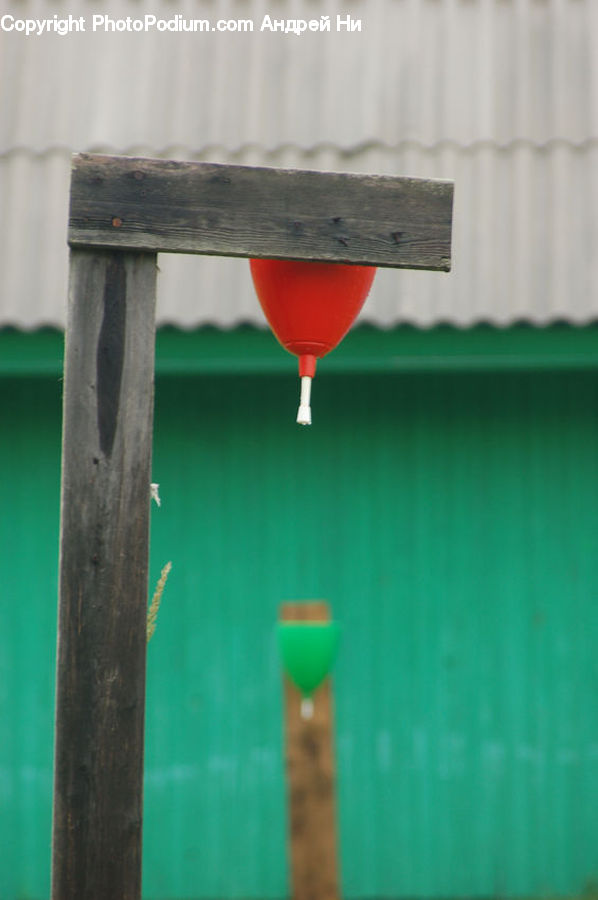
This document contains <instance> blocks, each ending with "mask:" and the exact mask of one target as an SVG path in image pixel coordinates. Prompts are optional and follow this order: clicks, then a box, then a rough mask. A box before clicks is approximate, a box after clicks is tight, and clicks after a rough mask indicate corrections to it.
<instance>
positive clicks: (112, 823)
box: [52, 250, 156, 900]
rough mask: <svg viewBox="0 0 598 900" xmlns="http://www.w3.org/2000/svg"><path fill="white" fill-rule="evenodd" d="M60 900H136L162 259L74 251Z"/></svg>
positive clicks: (58, 795) (59, 726) (64, 527)
mask: <svg viewBox="0 0 598 900" xmlns="http://www.w3.org/2000/svg"><path fill="white" fill-rule="evenodd" d="M70 265H71V269H70V288H69V311H68V326H67V336H66V351H65V381H64V420H63V451H62V452H63V456H62V496H61V536H60V601H59V631H58V635H59V636H58V660H57V691H56V749H55V771H54V820H53V865H52V898H53V900H108V898H110V900H139V898H140V896H141V813H142V779H143V728H144V707H145V648H146V629H145V617H146V609H147V595H148V584H147V577H148V575H147V572H148V541H149V538H148V535H149V503H150V475H151V473H150V466H151V439H152V420H153V381H154V336H155V335H154V332H155V325H154V322H155V315H154V304H155V283H156V256H155V254H153V253H137V252H135V253H133V252H119V251H101V250H100V251H98V250H94V251H87V250H72V251H71V263H70Z"/></svg>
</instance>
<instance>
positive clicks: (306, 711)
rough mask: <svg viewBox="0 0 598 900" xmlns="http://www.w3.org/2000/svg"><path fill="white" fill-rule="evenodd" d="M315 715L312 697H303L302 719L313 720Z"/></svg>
mask: <svg viewBox="0 0 598 900" xmlns="http://www.w3.org/2000/svg"><path fill="white" fill-rule="evenodd" d="M313 714H314V701H313V700H312V699H311V697H303V698H302V700H301V718H302V719H312V718H313Z"/></svg>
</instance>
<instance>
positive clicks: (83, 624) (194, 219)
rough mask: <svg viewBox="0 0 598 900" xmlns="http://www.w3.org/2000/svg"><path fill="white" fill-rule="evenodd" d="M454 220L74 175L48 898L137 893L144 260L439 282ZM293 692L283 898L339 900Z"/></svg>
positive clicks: (387, 180)
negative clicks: (288, 266) (391, 271)
mask: <svg viewBox="0 0 598 900" xmlns="http://www.w3.org/2000/svg"><path fill="white" fill-rule="evenodd" d="M452 206H453V185H452V183H451V182H448V181H440V180H431V179H421V178H403V177H395V176H372V175H353V174H348V173H339V172H312V171H302V170H294V169H287V170H285V169H274V168H255V167H251V166H230V165H214V164H210V163H184V162H178V161H175V160H155V159H154V160H152V159H135V158H131V157H115V156H95V155H91V154H81V155H77V156H75V157H74V158H73V168H72V176H71V197H70V212H69V230H68V241H69V244H70V246H71V248H72V249H71V276H70V297H69V315H68V324H67V336H66V355H65V384H64V426H63V427H64V431H63V451H62V452H63V456H62V499H61V545H60V603H59V626H58V627H59V631H58V664H57V665H58V673H57V693H56V750H55V775H54V823H53V850H52V857H53V858H52V900H139V897H140V892H141V812H142V784H143V781H142V779H143V722H144V705H145V641H146V637H145V634H146V631H145V616H146V606H147V587H148V585H147V572H148V543H149V540H148V532H149V502H150V466H151V434H152V418H153V378H154V331H155V319H154V307H155V281H156V254H157V253H162V252H165V253H200V254H216V255H222V256H255V257H265V258H268V257H272V258H278V259H302V260H306V261H314V262H316V261H320V262H339V263H349V264H351V263H352V264H361V265H372V266H389V267H395V268H415V269H431V270H437V271H448V270H449V269H450V264H451V224H452ZM306 613H307V614H309V615H310V616H324V615H328V613H327V609H326V608H325V606H322V605H321V604H316V605H315V606H312V607H311V608H309V609H306V607H305V605H303V604H302V605H301V607H300V608H299V607H292V606H286V607H285V608H284V613H283V614H284V615H285V616H286V615H291V614H293V615H295V614H298V615H303V614H306ZM285 690H286V696H287V739H288V767H289V784H290V807H291V856H292V862H293V873H294V874H293V879H294V881H293V884H294V888H293V892H294V896H295V900H333V898H336V896H337V894H338V888H337V875H336V837H335V824H334V777H333V756H332V735H331V732H332V724H331V699H330V688H329V685H328V684H324V685H323V686H322V687H321V688H320V689H319V691H318V693H317V698H316V712H315V715H314V718H313V720H312V721H310V722H305V721H303V720H300V718H299V697H298V692H296V691H295V689H294V688H292V687H291V686H290V685H287V686H286V689H285Z"/></svg>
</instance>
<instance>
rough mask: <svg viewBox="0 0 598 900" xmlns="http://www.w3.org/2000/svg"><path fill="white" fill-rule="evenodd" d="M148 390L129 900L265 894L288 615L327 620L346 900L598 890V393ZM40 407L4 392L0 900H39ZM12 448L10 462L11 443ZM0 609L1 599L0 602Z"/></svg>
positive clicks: (43, 833) (45, 437)
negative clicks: (144, 569) (136, 886)
mask: <svg viewBox="0 0 598 900" xmlns="http://www.w3.org/2000/svg"><path fill="white" fill-rule="evenodd" d="M296 392H297V386H296V383H295V379H294V378H290V377H285V376H263V377H262V376H250V377H244V378H242V377H236V378H233V377H228V376H222V377H188V378H162V379H159V380H158V384H157V396H156V436H155V451H154V467H153V472H154V479H155V480H156V481H158V482H160V486H161V488H160V493H161V496H162V507H161V508H160V509H157V508H156V507H155V506H154V509H153V513H152V517H153V526H152V582H155V580H156V579H157V577H158V574H159V570H160V568H161V566H162V565H163V564H164V563H165V562H166V561H167V560H169V559H170V560H172V562H173V570H172V574H171V576H170V579H169V582H168V584H167V587H166V591H165V594H164V599H163V604H162V609H161V612H160V617H159V621H158V628H157V631H156V635H155V637H154V639H153V640H152V643H151V644H150V648H149V660H148V666H149V668H148V713H147V747H146V797H145V838H144V840H145V855H144V869H145V892H144V893H145V896H146V897H147V900H155V898H156V900H157V898H177V900H178V898H192V897H221V898H224V897H234V898H241V897H261V898H264V897H265V898H269V897H270V898H274V897H281V896H284V895H285V894H286V892H287V875H286V861H285V837H284V812H285V807H284V783H283V771H282V758H281V754H282V730H281V728H282V726H281V695H280V669H279V662H278V657H277V650H276V645H275V641H274V629H273V623H274V620H275V617H276V612H277V607H278V604H279V603H280V602H281V601H283V600H286V599H301V598H305V599H307V598H325V599H327V600H329V602H330V603H331V604H332V606H333V609H334V612H335V614H336V616H337V617H338V619H339V620H340V621H341V622H342V625H343V637H342V644H341V651H340V654H339V659H338V663H337V666H336V669H335V697H336V708H337V721H336V724H337V728H336V732H337V758H338V778H339V811H340V843H341V863H342V883H343V892H344V895H345V896H346V897H351V898H353V897H374V896H376V897H400V896H411V897H430V896H438V897H456V896H459V897H480V896H488V895H492V896H511V897H512V896H518V895H519V896H520V895H534V896H543V897H544V896H548V895H556V894H569V895H580V894H581V893H582V892H583V891H584V889H585V890H587V889H588V886H589V885H590V883H591V882H592V880H594V881H596V880H597V879H598V802H597V801H598V709H597V702H596V697H597V688H598V654H597V652H596V647H597V645H598V605H597V604H596V602H595V601H596V596H597V594H598V552H597V550H598V528H597V525H596V519H597V515H598V512H597V511H598V375H596V374H595V373H591V372H588V373H585V374H584V373H577V374H571V373H569V374H567V373H560V374H558V375H556V374H550V373H548V374H541V375H539V374H531V373H530V374H515V373H504V374H501V375H499V376H497V375H492V374H489V373H488V374H483V373H478V374H476V375H467V376H466V375H459V374H445V375H442V376H440V375H434V374H417V375H388V376H382V375H367V376H363V377H359V378H358V377H356V376H349V375H343V376H340V375H336V376H335V375H326V374H325V373H324V372H323V373H322V374H321V375H320V376H319V377H318V379H317V381H316V384H315V386H314V425H313V426H312V428H311V429H298V428H297V427H295V426H294V425H293V416H294V412H295V404H296ZM58 394H59V386H58V385H57V383H56V382H52V383H48V382H45V381H38V380H35V379H31V380H27V379H21V380H5V381H0V409H1V410H2V416H3V421H7V420H6V417H5V410H7V409H8V417H9V419H8V420H9V421H10V439H9V440H5V439H3V440H2V442H1V445H0V472H1V473H2V479H1V482H0V484H1V495H2V496H1V502H2V515H1V519H0V541H1V546H2V559H3V563H2V571H3V587H4V590H3V602H2V605H1V607H0V615H1V617H2V618H1V620H0V676H1V679H0V701H1V702H0V710H1V716H2V718H1V721H0V788H1V789H2V797H3V802H2V803H1V804H0V841H1V842H2V845H3V847H4V848H6V847H8V850H9V852H2V853H1V854H0V897H2V898H3V900H4V898H5V897H6V898H7V900H12V898H13V897H14V898H16V897H23V898H24V897H27V898H29V897H35V898H42V897H44V896H45V895H46V892H47V867H48V864H49V827H50V793H51V715H52V711H51V681H52V676H53V672H52V666H53V662H52V660H53V654H54V646H53V640H54V638H53V630H54V616H55V590H56V575H55V571H56V563H55V550H56V546H55V541H56V526H57V500H58V466H59V448H58V432H59V422H58V419H59V396H58ZM5 433H6V432H5ZM7 585H8V590H7Z"/></svg>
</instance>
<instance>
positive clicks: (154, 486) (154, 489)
mask: <svg viewBox="0 0 598 900" xmlns="http://www.w3.org/2000/svg"><path fill="white" fill-rule="evenodd" d="M159 487H160V485H159V484H155V483H152V484H150V489H151V499H152V500H155V501H156V503H157V504H158V506H162V504H161V502H160V494H159V493H158V489H159Z"/></svg>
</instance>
